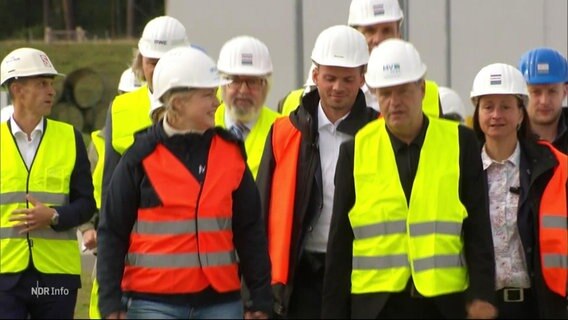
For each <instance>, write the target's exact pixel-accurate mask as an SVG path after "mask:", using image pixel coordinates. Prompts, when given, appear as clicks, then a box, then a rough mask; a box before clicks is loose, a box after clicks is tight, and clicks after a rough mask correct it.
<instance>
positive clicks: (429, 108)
mask: <svg viewBox="0 0 568 320" xmlns="http://www.w3.org/2000/svg"><path fill="white" fill-rule="evenodd" d="M403 20H404V14H403V12H402V10H401V9H400V5H399V4H398V0H352V1H351V5H350V6H349V17H348V19H347V24H348V25H350V26H352V27H353V28H355V29H356V30H357V31H359V32H361V33H362V34H363V35H364V36H365V39H366V40H367V45H368V47H369V53H370V52H371V51H372V50H373V49H374V48H376V47H377V46H378V45H379V44H380V43H381V42H383V41H384V40H387V39H393V38H395V39H401V38H402V31H401V29H402V22H403ZM362 89H363V92H364V93H365V98H366V99H367V105H368V106H370V107H372V108H374V109H376V110H379V111H380V106H379V104H378V101H377V99H376V98H375V96H374V95H373V94H372V93H371V91H370V90H369V88H368V87H367V85H365V86H363V88H362ZM422 109H423V110H424V113H426V114H427V115H430V116H434V117H441V116H442V114H443V110H442V106H441V104H440V101H439V97H438V86H437V84H436V83H435V82H434V81H431V80H426V94H425V96H424V100H423V101H422Z"/></svg>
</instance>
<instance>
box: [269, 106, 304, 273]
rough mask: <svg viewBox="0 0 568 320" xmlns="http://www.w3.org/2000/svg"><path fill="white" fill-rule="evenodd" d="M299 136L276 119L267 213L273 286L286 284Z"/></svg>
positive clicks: (287, 122) (285, 120) (289, 125)
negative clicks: (272, 172)
mask: <svg viewBox="0 0 568 320" xmlns="http://www.w3.org/2000/svg"><path fill="white" fill-rule="evenodd" d="M301 140H302V133H301V132H300V131H299V130H298V129H296V128H295V127H294V126H293V125H292V122H290V118H289V117H284V118H279V119H276V121H275V122H274V125H273V127H272V146H273V152H274V160H275V161H274V162H275V167H274V174H273V177H272V186H271V190H272V191H274V190H275V189H276V188H278V190H279V192H278V194H275V193H274V192H271V194H270V207H269V213H268V252H269V254H270V261H271V264H272V284H277V283H281V284H288V272H289V264H290V242H291V238H292V222H293V220H294V202H295V196H296V174H297V171H298V170H297V168H298V155H299V153H300V141H301Z"/></svg>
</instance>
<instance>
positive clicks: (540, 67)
mask: <svg viewBox="0 0 568 320" xmlns="http://www.w3.org/2000/svg"><path fill="white" fill-rule="evenodd" d="M519 70H521V73H522V74H523V76H524V77H525V80H526V82H527V83H528V84H548V83H565V82H568V62H567V61H566V57H564V56H563V55H562V54H561V53H560V52H558V51H556V50H554V49H551V48H536V49H532V50H529V51H527V52H526V53H525V54H523V56H522V57H521V60H520V61H519Z"/></svg>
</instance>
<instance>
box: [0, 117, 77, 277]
mask: <svg viewBox="0 0 568 320" xmlns="http://www.w3.org/2000/svg"><path fill="white" fill-rule="evenodd" d="M75 143H76V142H75V132H74V129H73V127H72V126H70V125H68V124H65V123H62V122H58V121H53V120H49V119H48V120H47V121H46V126H45V131H44V134H43V136H42V139H41V141H40V144H39V147H38V149H37V152H36V154H35V157H34V160H33V163H32V166H31V169H30V170H29V171H28V168H27V167H26V164H25V163H24V161H23V159H22V157H21V156H20V152H19V151H18V147H17V145H16V143H15V141H14V137H13V136H12V133H11V132H10V129H9V128H8V125H7V122H4V123H2V124H1V125H0V149H1V150H2V152H1V154H0V176H1V177H2V183H0V273H14V272H20V271H22V270H24V269H26V268H27V267H28V265H29V263H30V260H29V259H30V252H31V256H32V258H33V264H34V266H35V267H36V268H37V269H38V270H39V271H40V272H42V273H47V274H54V273H58V274H75V275H78V274H80V273H81V260H80V254H79V246H78V243H77V234H76V232H75V230H74V229H71V230H67V231H62V232H56V231H54V230H53V229H52V228H43V229H39V230H34V231H31V232H29V233H28V234H19V231H20V230H21V228H16V227H15V225H16V224H17V222H13V221H9V218H10V217H11V213H12V212H13V211H14V210H16V209H21V208H30V207H31V204H29V203H28V202H27V201H26V194H31V195H33V196H34V197H36V198H37V199H38V200H39V201H40V202H42V203H43V204H44V205H46V206H61V205H65V204H67V203H68V202H69V185H70V181H71V173H72V172H73V168H74V167H75V159H76V150H75ZM54 150H56V151H55V152H54ZM28 237H29V239H30V240H29V241H28V239H27V238H28ZM30 244H32V245H31V246H30Z"/></svg>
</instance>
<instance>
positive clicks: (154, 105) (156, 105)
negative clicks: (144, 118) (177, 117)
mask: <svg viewBox="0 0 568 320" xmlns="http://www.w3.org/2000/svg"><path fill="white" fill-rule="evenodd" d="M163 106H164V104H163V103H162V101H160V100H159V99H158V98H157V97H156V96H155V95H154V94H152V97H151V98H150V113H149V115H150V118H151V117H152V114H153V113H154V111H156V110H158V109H160V108H162V107H163Z"/></svg>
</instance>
